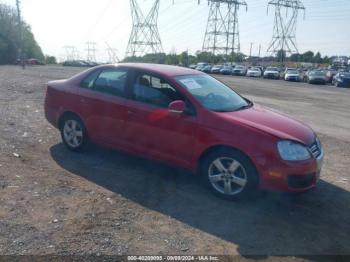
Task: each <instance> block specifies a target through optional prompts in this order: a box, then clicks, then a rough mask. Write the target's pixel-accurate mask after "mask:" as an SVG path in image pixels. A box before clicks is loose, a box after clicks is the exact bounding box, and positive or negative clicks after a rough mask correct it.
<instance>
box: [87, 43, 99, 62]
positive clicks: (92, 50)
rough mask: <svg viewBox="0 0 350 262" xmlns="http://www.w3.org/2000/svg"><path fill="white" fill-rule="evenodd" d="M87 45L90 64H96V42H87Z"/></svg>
mask: <svg viewBox="0 0 350 262" xmlns="http://www.w3.org/2000/svg"><path fill="white" fill-rule="evenodd" d="M86 45H87V49H86V51H87V58H86V60H87V61H89V62H96V51H97V50H96V43H95V42H86Z"/></svg>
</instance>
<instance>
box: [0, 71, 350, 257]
mask: <svg viewBox="0 0 350 262" xmlns="http://www.w3.org/2000/svg"><path fill="white" fill-rule="evenodd" d="M81 70H82V69H77V68H62V67H30V68H28V69H27V70H25V71H22V70H20V69H19V68H16V67H11V66H6V67H4V66H3V67H0V120H1V121H0V205H1V206H0V207H1V208H0V254H17V255H19V254H21V255H23V254H34V255H37V254H41V255H43V254H59V255H68V254H78V255H79V254H107V255H112V254H114V255H116V254H142V255H144V254H153V255H155V254H184V255H185V254H201V255H202V254H240V255H243V256H245V257H249V255H263V256H262V257H260V258H265V257H268V256H270V255H293V256H296V258H295V260H293V261H296V260H303V259H305V258H307V256H308V255H322V254H341V255H346V254H347V255H350V245H349V243H350V192H349V190H350V173H349V167H350V166H349V159H350V90H349V89H347V90H346V89H335V88H333V87H330V86H310V85H307V84H303V83H286V82H284V81H274V80H262V79H248V78H240V77H221V78H222V79H223V80H224V81H226V82H227V83H228V84H230V85H231V86H232V87H234V88H235V89H236V90H238V91H239V92H241V93H242V94H244V95H246V96H247V97H248V98H250V99H252V100H253V101H255V102H258V103H261V104H264V105H267V106H270V107H273V108H275V109H277V110H280V111H283V112H286V113H288V114H291V115H293V116H295V117H297V118H299V119H301V120H303V121H305V122H306V123H308V124H310V125H311V126H312V127H313V129H314V130H315V131H316V132H317V133H319V135H320V138H321V140H322V142H323V144H324V147H325V150H326V158H325V163H324V169H323V173H322V181H320V183H319V186H318V187H317V188H316V189H314V190H312V191H311V192H308V193H306V194H302V195H298V196H293V195H286V194H280V193H267V194H265V195H263V196H261V197H260V198H259V199H256V200H254V201H245V202H228V201H225V200H221V199H218V198H216V197H214V196H213V195H211V194H210V193H208V192H207V190H206V189H204V188H202V187H201V186H200V185H199V184H198V180H197V178H196V177H194V176H191V175H190V174H188V173H187V172H185V171H182V170H177V169H174V168H171V167H168V166H165V165H162V164H159V163H155V162H151V161H147V160H144V159H140V158H136V157H133V156H130V155H126V154H123V153H118V152H114V151H111V150H107V149H103V148H97V147H96V148H93V149H90V150H89V151H88V152H86V153H83V154H75V153H71V152H68V151H67V150H66V149H65V148H64V147H63V145H62V144H61V140H60V137H59V133H58V131H57V130H55V129H53V128H52V127H51V126H50V125H49V124H48V123H47V122H46V120H45V118H44V113H43V99H44V94H45V83H46V82H47V81H48V80H52V79H62V78H66V77H68V76H71V75H73V74H75V73H77V72H79V71H81ZM308 259H310V258H308Z"/></svg>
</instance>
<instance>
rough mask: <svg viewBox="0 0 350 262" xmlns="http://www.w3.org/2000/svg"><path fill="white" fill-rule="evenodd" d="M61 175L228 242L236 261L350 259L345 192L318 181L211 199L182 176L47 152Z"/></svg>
mask: <svg viewBox="0 0 350 262" xmlns="http://www.w3.org/2000/svg"><path fill="white" fill-rule="evenodd" d="M50 152H51V155H52V157H53V159H54V160H55V161H56V162H57V164H58V165H59V166H61V167H62V168H64V169H65V170H67V171H69V172H71V173H73V174H75V175H78V176H80V177H83V178H85V179H87V180H89V181H91V182H93V183H95V184H97V185H99V186H102V187H104V188H106V189H107V190H110V191H112V192H115V193H117V194H120V195H122V196H123V197H125V198H127V199H129V200H132V201H135V202H136V203H139V204H140V205H142V206H144V207H146V208H149V209H152V210H155V211H157V212H160V213H163V214H165V215H167V216H170V217H172V218H174V219H177V220H178V221H181V222H182V223H185V224H187V225H189V226H191V227H193V228H196V229H199V230H201V231H203V232H206V233H208V234H211V235H213V236H216V237H218V238H221V239H223V240H226V241H229V242H231V243H233V244H235V245H237V246H238V252H239V253H240V254H241V255H244V256H267V255H293V256H304V255H306V256H308V255H324V254H328V255H334V254H338V255H339V254H342V255H345V254H348V255H349V254H350V246H349V243H350V234H349V233H350V193H349V192H348V191H346V190H344V189H342V188H340V187H337V186H335V185H332V184H330V183H328V182H326V181H323V180H321V181H320V182H319V185H318V187H317V188H315V189H314V190H311V191H310V192H308V193H304V194H299V195H291V194H283V193H267V194H264V195H263V196H259V197H258V198H256V199H254V200H247V201H239V202H230V201H226V200H222V199H219V198H217V197H215V196H213V195H212V194H211V193H209V192H208V190H207V189H206V188H203V187H202V186H201V185H199V182H198V181H199V180H198V178H197V177H196V176H193V175H191V174H189V173H187V172H186V171H182V170H179V169H176V168H172V167H169V166H166V165H163V164H160V163H158V162H154V161H148V160H145V159H142V158H138V157H134V156H131V155H128V154H124V153H120V152H116V151H112V150H108V149H103V148H99V147H94V150H89V151H87V152H85V153H82V154H77V153H72V152H69V151H68V150H67V149H65V147H64V146H63V144H57V145H54V146H53V147H51V148H50Z"/></svg>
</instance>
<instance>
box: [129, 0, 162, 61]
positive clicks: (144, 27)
mask: <svg viewBox="0 0 350 262" xmlns="http://www.w3.org/2000/svg"><path fill="white" fill-rule="evenodd" d="M159 4H160V0H154V3H153V6H152V8H151V10H150V11H149V13H148V14H147V16H144V14H143V12H142V10H141V8H140V6H139V5H138V3H137V1H136V0H130V8H131V16H132V23H133V25H132V30H131V35H130V38H129V43H128V47H127V50H126V54H125V56H126V57H133V56H142V55H145V54H149V53H152V54H159V53H163V47H162V42H161V40H160V36H159V31H158V13H159Z"/></svg>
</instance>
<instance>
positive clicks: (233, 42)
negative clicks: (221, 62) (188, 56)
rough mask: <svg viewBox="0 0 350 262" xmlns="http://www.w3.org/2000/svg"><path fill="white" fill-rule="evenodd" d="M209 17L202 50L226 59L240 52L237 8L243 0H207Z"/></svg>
mask: <svg viewBox="0 0 350 262" xmlns="http://www.w3.org/2000/svg"><path fill="white" fill-rule="evenodd" d="M208 3H209V17H208V22H207V29H206V32H205V37H204V41H203V48H202V50H203V52H210V53H212V54H213V55H214V56H215V55H222V56H224V57H225V59H226V60H229V56H231V62H233V60H234V54H236V53H239V52H240V42H239V28H238V10H239V7H240V6H245V7H246V10H247V3H246V2H245V1H244V0H208Z"/></svg>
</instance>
